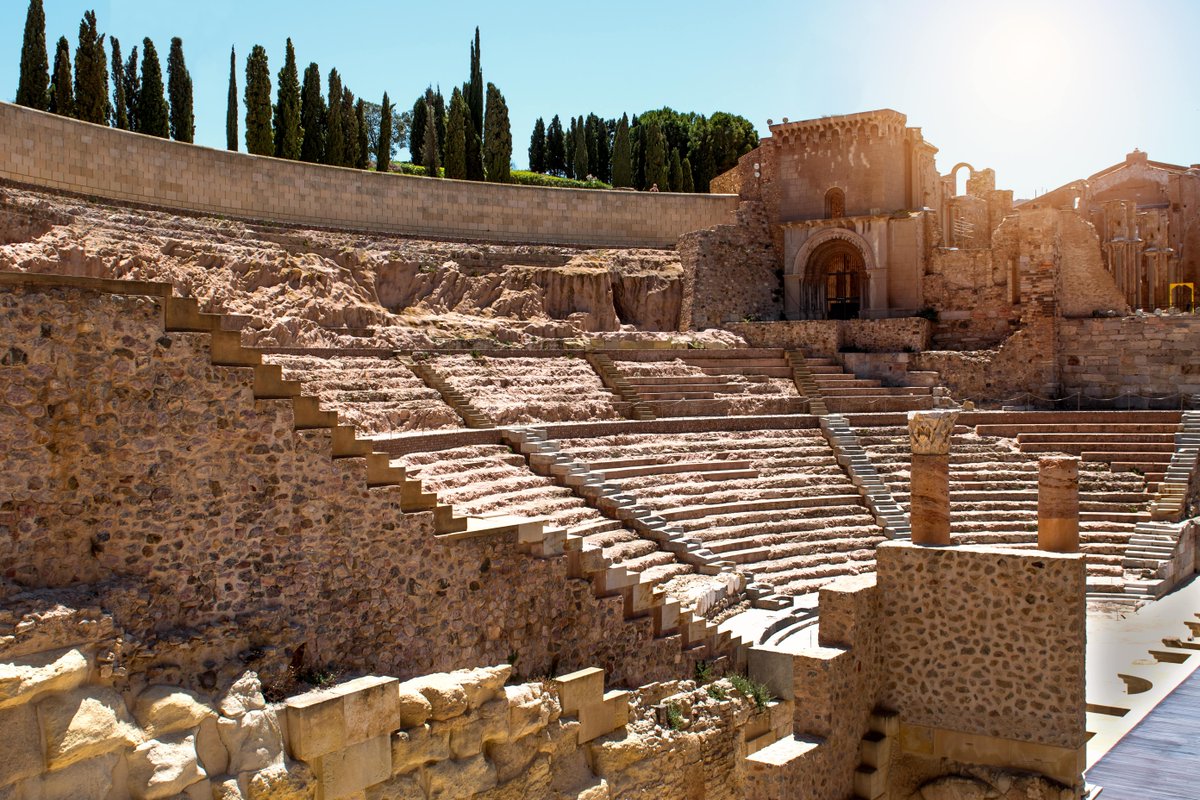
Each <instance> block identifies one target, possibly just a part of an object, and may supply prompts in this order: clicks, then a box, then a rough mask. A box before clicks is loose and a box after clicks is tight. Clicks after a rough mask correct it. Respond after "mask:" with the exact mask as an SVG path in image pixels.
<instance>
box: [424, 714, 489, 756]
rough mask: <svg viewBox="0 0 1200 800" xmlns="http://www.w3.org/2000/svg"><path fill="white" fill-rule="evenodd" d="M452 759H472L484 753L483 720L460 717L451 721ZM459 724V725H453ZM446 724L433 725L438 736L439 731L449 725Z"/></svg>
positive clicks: (477, 717) (436, 723)
mask: <svg viewBox="0 0 1200 800" xmlns="http://www.w3.org/2000/svg"><path fill="white" fill-rule="evenodd" d="M449 723H451V724H450V726H449V727H448V730H449V736H450V757H451V758H470V757H471V756H473V755H477V754H479V753H481V752H483V720H481V719H479V716H478V715H477V714H476V715H472V716H470V717H458V718H457V719H454V720H450V721H449ZM452 723H457V724H452ZM447 724H448V723H445V722H435V723H433V725H432V728H433V731H434V733H435V734H436V733H437V732H438V729H439V728H440V727H441V726H443V725H447Z"/></svg>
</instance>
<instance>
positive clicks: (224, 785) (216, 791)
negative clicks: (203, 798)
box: [212, 778, 246, 800]
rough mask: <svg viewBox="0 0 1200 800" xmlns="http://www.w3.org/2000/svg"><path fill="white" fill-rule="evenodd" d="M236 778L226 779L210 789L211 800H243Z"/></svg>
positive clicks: (243, 796)
mask: <svg viewBox="0 0 1200 800" xmlns="http://www.w3.org/2000/svg"><path fill="white" fill-rule="evenodd" d="M245 798H246V796H245V795H244V794H242V787H241V785H240V784H239V783H238V781H237V778H226V779H225V780H222V781H221V782H220V783H214V784H213V787H212V800H245Z"/></svg>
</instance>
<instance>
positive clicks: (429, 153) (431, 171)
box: [421, 108, 441, 178]
mask: <svg viewBox="0 0 1200 800" xmlns="http://www.w3.org/2000/svg"><path fill="white" fill-rule="evenodd" d="M432 116H433V109H432V108H426V109H425V118H426V123H425V141H423V142H422V143H421V156H422V160H421V164H422V166H424V167H425V174H426V175H427V176H429V177H430V178H439V177H441V175H439V173H438V147H437V126H435V125H430V124H429V118H430V117H432Z"/></svg>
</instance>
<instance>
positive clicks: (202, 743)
mask: <svg viewBox="0 0 1200 800" xmlns="http://www.w3.org/2000/svg"><path fill="white" fill-rule="evenodd" d="M196 755H197V756H199V758H200V766H202V767H204V771H205V772H207V773H208V774H209V775H224V774H225V773H226V772H228V771H229V751H228V750H226V749H225V745H224V744H223V743H222V742H221V732H220V731H219V730H218V729H217V720H216V718H215V717H213V718H209V719H206V720H204V722H202V723H200V727H199V729H198V730H197V731H196Z"/></svg>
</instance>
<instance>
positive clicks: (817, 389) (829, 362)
mask: <svg viewBox="0 0 1200 800" xmlns="http://www.w3.org/2000/svg"><path fill="white" fill-rule="evenodd" d="M789 362H790V363H791V364H793V365H794V366H795V367H796V368H799V367H800V365H801V363H802V362H803V367H804V372H807V376H805V375H804V374H803V372H802V373H801V379H802V380H803V383H802V384H801V383H798V384H797V385H798V386H800V387H801V391H803V392H804V393H805V394H807V395H808V397H809V399H810V401H811V400H812V399H814V398H820V399H821V401H822V402H823V403H824V405H825V407H826V408H827V409H828V411H829V412H832V413H835V414H838V413H841V414H853V413H887V412H896V411H919V410H922V409H929V408H933V407H934V405H935V398H934V390H933V388H931V387H929V386H884V385H883V383H882V381H878V380H873V379H867V378H858V377H856V376H855V375H854V374H853V373H850V372H846V371H845V370H844V369H843V368H842V367H841V366H840V365H838V363H837V362H836V361H834V360H833V359H832V358H810V357H805V356H804V355H803V354H802V353H800V352H799V351H792V352H791V353H790V354H789ZM813 413H817V412H815V411H814V412H813Z"/></svg>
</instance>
